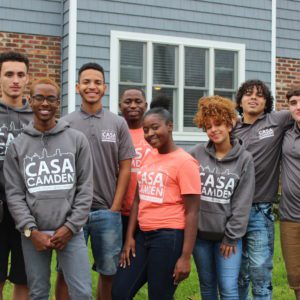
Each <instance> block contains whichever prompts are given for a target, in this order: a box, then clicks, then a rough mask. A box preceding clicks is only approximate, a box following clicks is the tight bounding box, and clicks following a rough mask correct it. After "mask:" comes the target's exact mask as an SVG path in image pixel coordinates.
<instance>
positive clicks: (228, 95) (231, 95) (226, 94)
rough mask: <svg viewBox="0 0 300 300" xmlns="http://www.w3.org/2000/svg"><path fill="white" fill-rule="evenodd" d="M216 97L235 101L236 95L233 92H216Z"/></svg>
mask: <svg viewBox="0 0 300 300" xmlns="http://www.w3.org/2000/svg"><path fill="white" fill-rule="evenodd" d="M215 95H218V96H222V97H225V98H228V99H230V100H233V101H235V93H233V92H224V91H215Z"/></svg>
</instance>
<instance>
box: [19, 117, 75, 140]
mask: <svg viewBox="0 0 300 300" xmlns="http://www.w3.org/2000/svg"><path fill="white" fill-rule="evenodd" d="M69 127H70V125H69V123H68V122H66V121H63V120H58V121H57V122H56V126H55V127H54V128H52V129H51V130H49V131H45V132H42V131H39V130H37V129H36V128H35V127H34V121H31V122H30V123H29V124H28V126H26V127H25V128H24V133H25V134H28V135H30V136H32V137H38V136H50V135H55V134H58V133H60V132H62V131H64V130H66V129H67V128H69Z"/></svg>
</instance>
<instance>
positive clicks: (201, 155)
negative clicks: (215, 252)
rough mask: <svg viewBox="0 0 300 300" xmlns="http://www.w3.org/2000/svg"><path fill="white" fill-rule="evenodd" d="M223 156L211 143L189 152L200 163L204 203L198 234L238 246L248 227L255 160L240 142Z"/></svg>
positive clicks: (202, 199)
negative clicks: (216, 153) (238, 240)
mask: <svg viewBox="0 0 300 300" xmlns="http://www.w3.org/2000/svg"><path fill="white" fill-rule="evenodd" d="M232 144H233V148H232V149H231V150H230V151H229V153H228V154H227V155H226V156H225V157H224V158H222V159H218V158H217V157H216V155H215V149H214V146H213V144H212V143H211V142H209V143H208V144H207V146H203V145H197V146H195V147H193V148H192V149H191V150H190V151H189V152H190V153H191V155H192V156H194V157H195V158H196V159H197V160H198V162H199V164H200V177H201V185H202V191H201V203H200V211H199V221H198V237H199V238H201V239H205V240H213V241H219V240H222V241H223V243H225V244H228V245H234V244H235V242H236V240H237V239H239V238H241V237H242V236H243V235H244V234H245V232H246V229H247V224H248V219H249V214H250V208H251V204H252V200H253V195H254V189H255V178H254V163H253V159H252V156H251V154H250V153H249V152H248V151H246V150H245V149H244V147H243V146H242V145H241V144H240V141H238V140H234V141H232Z"/></svg>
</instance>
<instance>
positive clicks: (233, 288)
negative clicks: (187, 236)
mask: <svg viewBox="0 0 300 300" xmlns="http://www.w3.org/2000/svg"><path fill="white" fill-rule="evenodd" d="M220 246H221V242H220V241H208V240H202V239H199V238H197V240H196V244H195V247H194V251H193V256H194V260H195V264H196V267H197V272H198V276H199V281H200V291H201V298H202V299H203V300H216V299H219V297H218V289H219V293H220V297H221V299H228V300H235V299H236V300H237V299H239V293H238V276H239V271H240V265H241V258H242V241H241V240H238V242H237V244H236V254H234V253H233V254H232V255H231V256H230V257H229V258H227V259H225V258H224V257H223V256H222V255H221V252H220Z"/></svg>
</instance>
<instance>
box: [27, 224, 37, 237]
mask: <svg viewBox="0 0 300 300" xmlns="http://www.w3.org/2000/svg"><path fill="white" fill-rule="evenodd" d="M35 229H37V227H36V226H31V227H29V228H28V227H25V228H24V236H25V237H27V238H30V237H31V232H32V230H35Z"/></svg>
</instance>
